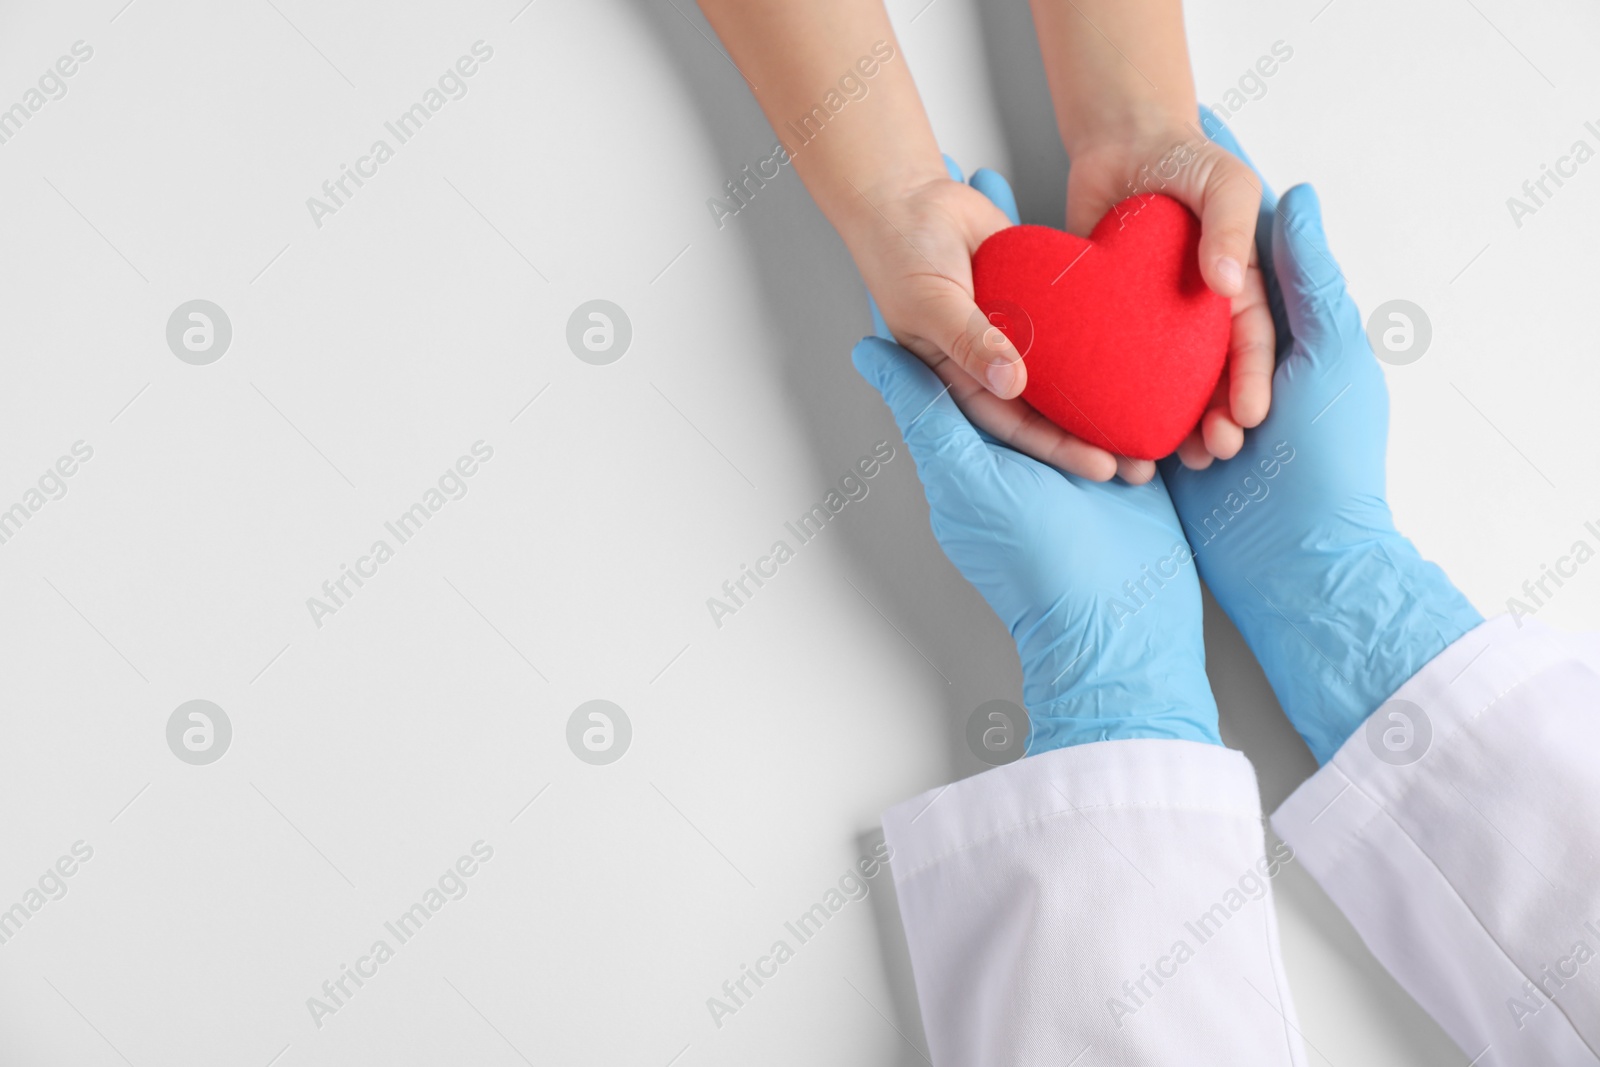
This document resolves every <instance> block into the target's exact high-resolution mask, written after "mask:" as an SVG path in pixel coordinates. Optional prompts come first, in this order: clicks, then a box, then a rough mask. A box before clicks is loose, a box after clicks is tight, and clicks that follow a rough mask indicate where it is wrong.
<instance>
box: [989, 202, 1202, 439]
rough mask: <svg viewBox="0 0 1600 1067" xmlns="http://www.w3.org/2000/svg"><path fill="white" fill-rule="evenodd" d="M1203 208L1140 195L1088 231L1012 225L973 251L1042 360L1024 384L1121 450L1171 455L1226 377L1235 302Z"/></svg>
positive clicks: (1011, 323) (1046, 408)
mask: <svg viewBox="0 0 1600 1067" xmlns="http://www.w3.org/2000/svg"><path fill="white" fill-rule="evenodd" d="M1199 249H1200V220H1199V219H1197V218H1195V217H1194V215H1193V214H1192V213H1191V212H1190V211H1189V209H1188V208H1186V207H1184V206H1183V205H1182V204H1180V203H1178V202H1177V201H1176V200H1173V199H1172V198H1171V197H1167V196H1161V195H1159V194H1156V195H1147V196H1135V197H1130V198H1128V199H1127V200H1124V201H1122V203H1120V204H1118V205H1116V206H1115V207H1113V208H1112V209H1111V210H1110V211H1109V212H1107V213H1106V216H1105V218H1103V219H1101V220H1100V222H1099V223H1098V224H1097V225H1096V226H1095V228H1094V232H1093V233H1091V234H1090V235H1089V239H1088V240H1087V241H1086V240H1084V239H1083V238H1081V237H1075V236H1073V235H1072V234H1070V233H1063V232H1062V231H1060V230H1054V229H1051V228H1050V227H1048V226H1012V227H1009V228H1007V229H1004V230H1001V231H1000V232H998V233H996V234H994V235H992V236H991V237H990V238H989V239H988V240H986V241H984V242H983V244H981V245H979V246H978V251H977V252H976V253H975V254H974V255H973V257H972V284H973V289H974V292H975V294H976V296H977V302H978V307H979V308H980V309H982V311H983V313H984V314H985V315H987V316H988V318H989V321H990V322H991V323H993V324H994V325H996V326H998V327H999V328H1000V329H1001V331H1002V332H1004V333H1005V335H1006V336H1007V337H1008V338H1010V340H1011V343H1012V344H1013V345H1015V346H1016V348H1017V351H1018V352H1021V353H1022V355H1023V359H1024V362H1026V364H1027V367H1028V385H1027V388H1025V389H1024V390H1023V392H1022V397H1023V399H1024V400H1026V401H1027V402H1028V403H1029V404H1031V405H1033V406H1034V407H1035V408H1037V409H1038V410H1039V411H1040V412H1042V413H1043V414H1044V415H1045V416H1046V417H1047V418H1049V419H1050V421H1051V422H1054V423H1055V424H1056V425H1057V426H1060V427H1061V428H1062V429H1064V430H1066V431H1067V432H1069V433H1071V434H1074V435H1076V436H1077V437H1080V438H1082V439H1083V440H1085V441H1088V442H1089V443H1090V444H1093V445H1098V446H1100V447H1101V448H1104V449H1106V450H1107V451H1108V452H1113V453H1116V454H1117V455H1121V456H1129V457H1132V458H1134V459H1160V458H1162V457H1163V456H1167V455H1170V454H1171V453H1172V452H1173V450H1174V449H1176V448H1177V447H1178V445H1179V444H1181V443H1182V442H1183V439H1184V438H1185V437H1186V436H1188V433H1189V431H1190V430H1192V429H1194V427H1195V425H1196V424H1197V423H1198V422H1199V421H1200V416H1201V415H1203V414H1204V413H1205V410H1206V405H1207V403H1208V402H1209V401H1210V399H1211V395H1212V393H1213V391H1214V390H1215V389H1216V386H1217V381H1218V379H1219V378H1221V376H1222V367H1223V363H1224V361H1225V360H1226V359H1227V354H1228V333H1229V330H1230V328H1231V325H1232V312H1231V307H1230V304H1229V301H1228V299H1227V298H1226V297H1223V296H1218V295H1217V294H1216V293H1213V292H1212V291H1211V289H1210V287H1209V286H1207V285H1206V283H1205V280H1204V279H1203V278H1201V276H1200V254H1199Z"/></svg>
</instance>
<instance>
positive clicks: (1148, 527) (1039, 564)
mask: <svg viewBox="0 0 1600 1067" xmlns="http://www.w3.org/2000/svg"><path fill="white" fill-rule="evenodd" d="M954 176H955V178H956V179H957V180H960V177H961V175H960V172H959V171H955V172H954ZM971 184H972V186H973V187H974V188H975V189H978V190H979V191H980V192H982V193H984V194H985V195H987V196H988V197H989V199H991V200H993V201H994V202H995V203H996V204H997V205H998V206H1000V207H1001V209H1003V210H1005V211H1006V213H1007V214H1008V215H1010V216H1011V220H1012V221H1013V222H1015V221H1017V210H1016V201H1015V199H1014V198H1013V197H1012V195H1011V190H1010V187H1009V186H1007V185H1006V183H1005V180H1004V179H1003V178H1001V177H1000V176H999V175H998V174H995V173H994V172H993V171H987V170H980V171H978V172H977V173H976V174H974V175H973V177H972V183H971ZM854 360H855V365H856V369H857V370H859V371H860V372H861V375H862V377H864V378H866V379H867V381H869V382H871V383H872V385H873V386H875V387H876V388H877V390H878V392H880V393H881V394H883V398H884V401H885V402H886V403H888V405H889V409H890V410H891V411H892V412H893V413H894V419H895V422H896V423H897V424H898V425H899V427H900V432H901V434H902V436H904V438H905V440H906V445H907V447H908V448H909V449H910V451H911V456H912V458H913V459H914V460H915V461H916V464H917V474H918V475H919V476H920V477H921V479H922V485H923V488H924V490H925V491H926V493H927V497H928V511H929V515H930V520H931V522H932V525H933V533H934V536H935V537H937V538H938V540H939V544H940V546H941V547H942V548H943V549H944V552H945V555H947V556H948V557H950V561H951V562H952V563H954V564H955V565H956V568H957V569H958V570H960V571H961V573H962V575H964V576H965V577H966V579H967V580H968V581H969V582H971V583H972V584H973V585H974V586H976V587H977V589H978V591H979V592H980V593H982V594H983V597H984V599H985V600H987V601H988V602H989V606H990V607H991V608H993V609H994V611H995V614H997V615H999V616H1000V619H1001V621H1002V622H1004V623H1005V624H1006V627H1007V629H1009V630H1010V631H1011V636H1012V637H1013V638H1015V639H1016V642H1017V652H1018V655H1019V656H1020V657H1021V659H1022V680H1023V688H1022V692H1023V701H1024V703H1026V704H1027V707H1028V712H1029V715H1030V717H1031V719H1032V733H1031V735H1030V737H1029V742H1028V748H1027V751H1028V752H1029V754H1034V753H1038V752H1045V751H1049V750H1050V749H1054V748H1063V747H1065V746H1067V745H1077V744H1083V743H1086V742H1090V741H1107V740H1118V739H1123V738H1133V737H1162V738H1177V739H1183V740H1190V741H1209V742H1211V743H1212V744H1221V743H1222V741H1221V738H1220V737H1219V736H1218V734H1217V705H1216V701H1215V700H1214V699H1213V697H1212V695H1211V687H1210V684H1209V683H1208V682H1207V680H1206V672H1205V646H1204V641H1203V639H1202V633H1201V625H1200V584H1199V582H1198V581H1197V579H1196V577H1195V573H1194V568H1193V567H1192V566H1190V560H1191V555H1190V551H1189V546H1188V544H1187V543H1186V542H1185V541H1184V537H1183V532H1182V529H1181V527H1180V526H1179V524H1178V517H1177V515H1176V514H1175V513H1174V512H1173V509H1172V502H1171V501H1170V500H1169V499H1168V498H1167V493H1166V490H1165V489H1163V488H1162V486H1161V481H1160V479H1159V478H1157V479H1155V480H1154V481H1152V482H1149V483H1147V484H1145V485H1128V484H1127V483H1125V482H1121V481H1115V482H1090V481H1085V480H1082V479H1079V478H1075V477H1072V476H1070V475H1066V474H1062V473H1061V472H1060V471H1058V470H1056V469H1055V468H1053V467H1049V466H1046V465H1045V464H1043V463H1040V462H1038V461H1037V460H1034V459H1032V458H1030V457H1028V456H1024V455H1022V454H1021V453H1020V452H1015V451H1013V450H1011V449H1009V448H1007V447H1005V446H1004V445H1002V444H999V443H998V442H997V441H996V440H995V439H994V438H992V437H990V436H989V435H987V434H984V433H982V432H980V431H979V430H978V429H976V428H975V427H974V426H973V425H972V424H971V423H970V422H968V421H967V417H966V416H965V415H963V414H962V413H961V411H960V409H959V408H957V407H956V404H955V401H953V400H952V399H951V398H950V395H949V391H948V388H947V387H946V386H945V385H944V384H943V383H942V382H940V381H939V379H938V378H937V377H935V376H934V374H933V372H932V371H930V370H928V368H927V366H925V365H924V364H923V362H922V361H921V360H919V359H918V358H917V357H916V356H914V355H912V354H911V353H910V352H907V351H906V350H905V349H903V348H901V347H900V346H899V345H897V344H895V343H894V342H893V341H892V340H888V339H887V338H885V337H869V338H867V339H865V340H863V341H862V342H861V343H860V344H858V345H856V348H855V352H854Z"/></svg>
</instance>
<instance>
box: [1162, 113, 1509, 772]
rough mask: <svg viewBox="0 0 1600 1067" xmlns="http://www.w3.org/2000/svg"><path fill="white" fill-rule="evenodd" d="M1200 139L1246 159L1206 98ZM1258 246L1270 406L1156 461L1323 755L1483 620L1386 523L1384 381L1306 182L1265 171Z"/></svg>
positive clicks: (1279, 687)
mask: <svg viewBox="0 0 1600 1067" xmlns="http://www.w3.org/2000/svg"><path fill="white" fill-rule="evenodd" d="M1201 122H1202V124H1203V125H1204V127H1205V129H1206V132H1207V134H1208V135H1209V136H1210V137H1211V139H1212V140H1214V141H1216V142H1217V143H1218V144H1220V145H1222V146H1223V147H1225V148H1227V149H1228V150H1229V151H1230V152H1232V153H1233V154H1235V155H1237V156H1238V157H1239V158H1240V159H1243V160H1244V161H1245V162H1246V163H1249V162H1250V161H1249V159H1248V158H1247V157H1246V156H1245V154H1244V152H1243V150H1241V149H1240V148H1239V145H1238V143H1237V142H1236V141H1234V139H1233V136H1232V134H1231V133H1229V132H1228V130H1227V128H1226V127H1224V126H1222V124H1221V123H1220V122H1218V121H1217V120H1216V118H1215V117H1214V116H1213V115H1211V114H1210V113H1209V112H1207V111H1202V113H1201ZM1262 191H1263V197H1262V207H1261V220H1260V224H1259V225H1258V227H1257V236H1256V240H1257V245H1258V248H1257V251H1258V253H1259V255H1260V257H1261V260H1262V263H1263V268H1264V273H1265V275H1266V278H1267V286H1268V295H1269V298H1270V300H1271V302H1272V307H1273V313H1274V318H1275V319H1276V320H1277V329H1278V342H1279V351H1278V366H1277V370H1276V372H1275V373H1274V374H1273V379H1272V410H1271V413H1270V414H1268V416H1267V419H1266V421H1265V422H1263V423H1262V424H1261V425H1260V426H1259V427H1257V428H1256V429H1254V430H1251V431H1249V432H1247V433H1246V434H1245V443H1244V448H1243V449H1242V450H1241V451H1240V452H1239V454H1238V455H1237V456H1236V457H1234V458H1233V459H1231V460H1228V461H1227V462H1224V463H1215V464H1212V465H1211V466H1210V467H1208V468H1207V469H1205V470H1202V471H1192V470H1187V469H1185V468H1183V467H1182V466H1181V465H1180V464H1178V463H1176V462H1174V461H1172V460H1166V461H1163V463H1162V464H1161V469H1162V471H1163V473H1164V474H1165V476H1166V482H1167V490H1168V492H1169V493H1171V495H1172V500H1173V503H1174V504H1175V505H1176V506H1177V509H1178V514H1179V516H1180V517H1182V519H1183V522H1184V531H1185V533H1187V534H1188V537H1189V541H1190V543H1191V544H1192V545H1193V546H1194V550H1195V557H1196V560H1197V562H1198V564H1199V568H1200V576H1201V577H1202V578H1204V579H1205V581H1206V585H1207V586H1209V587H1210V589H1211V591H1212V593H1213V594H1215V596H1216V598H1217V602H1218V603H1220V604H1221V605H1222V607H1223V610H1225V611H1226V612H1227V613H1228V617H1229V618H1231V619H1232V620H1233V622H1234V625H1235V626H1237V627H1238V628H1239V632H1240V633H1241V634H1243V635H1244V639H1245V641H1246V642H1247V643H1248V644H1249V646H1250V649H1251V651H1252V652H1254V653H1255V656H1256V659H1257V660H1259V661H1260V663H1261V666H1262V668H1263V670H1265V671H1266V675H1267V679H1268V681H1270V682H1271V683H1272V688H1273V691H1274V692H1275V693H1276V694H1277V696H1278V701H1279V703H1280V704H1282V705H1283V710H1284V711H1285V712H1286V713H1287V714H1288V716H1289V720H1290V721H1291V722H1292V723H1293V724H1294V727H1295V729H1296V730H1298V731H1299V732H1300V736H1301V737H1303V738H1304V739H1305V742H1306V744H1307V745H1309V746H1310V747H1311V751H1312V754H1313V755H1315V756H1316V758H1317V762H1318V763H1325V762H1327V761H1328V760H1329V759H1330V758H1331V757H1332V756H1333V754H1334V753H1335V752H1336V751H1338V749H1339V746H1340V745H1342V744H1343V743H1344V741H1345V739H1346V738H1348V737H1349V736H1350V735H1351V734H1352V733H1354V732H1355V731H1356V730H1357V729H1358V728H1359V727H1360V726H1361V724H1362V723H1363V722H1364V721H1365V720H1366V718H1367V716H1369V715H1371V714H1372V712H1373V711H1375V710H1376V709H1377V708H1378V706H1379V705H1380V704H1382V703H1383V702H1384V701H1385V700H1387V699H1388V698H1389V697H1390V696H1391V695H1393V693H1394V691H1395V690H1396V689H1398V688H1399V687H1400V686H1401V684H1402V683H1404V682H1405V681H1406V680H1407V679H1409V678H1410V677H1411V676H1412V675H1413V674H1415V673H1416V672H1417V671H1418V670H1419V669H1420V668H1421V667H1423V666H1424V665H1425V664H1426V663H1427V662H1428V661H1429V660H1431V659H1432V658H1433V657H1434V656H1436V655H1438V654H1439V653H1440V652H1442V651H1443V650H1444V648H1445V646H1447V645H1449V644H1450V643H1451V642H1452V641H1454V640H1456V638H1458V637H1460V636H1461V635H1462V634H1464V633H1466V632H1467V631H1468V630H1469V629H1471V628H1472V627H1474V626H1476V625H1478V624H1479V623H1481V622H1482V621H1483V617H1482V616H1481V615H1479V614H1478V612H1477V611H1476V610H1474V609H1473V607H1472V605H1471V604H1469V603H1468V602H1467V600H1466V598H1465V597H1463V596H1462V595H1461V593H1460V592H1458V591H1457V590H1456V588H1455V586H1453V585H1451V584H1450V580H1449V579H1448V578H1447V577H1445V574H1444V572H1443V571H1441V570H1440V569H1439V568H1438V567H1437V566H1435V565H1434V564H1432V563H1429V562H1427V561H1426V560H1424V559H1423V558H1422V556H1421V555H1420V554H1418V552H1417V550H1416V548H1415V547H1413V546H1412V544H1411V542H1410V541H1408V540H1407V539H1406V538H1404V537H1402V536H1401V535H1400V534H1399V533H1398V532H1397V531H1396V530H1395V527H1394V518H1393V516H1392V515H1391V514H1390V511H1389V504H1388V501H1387V500H1386V499H1385V496H1384V457H1385V452H1386V448H1387V442H1388V431H1389V394H1388V390H1387V388H1386V386H1385V384H1384V378H1383V372H1382V370H1381V369H1380V368H1379V366H1378V363H1377V360H1376V359H1375V358H1374V356H1373V354H1372V349H1371V347H1370V346H1369V345H1368V343H1367V336H1366V332H1365V330H1364V328H1363V325H1362V319H1361V313H1360V312H1359V311H1358V310H1357V309H1356V306H1355V304H1354V303H1353V302H1352V301H1351V300H1350V297H1349V295H1348V294H1347V293H1346V292H1345V284H1344V276H1343V275H1342V274H1341V273H1340V271H1339V268H1338V266H1337V265H1335V263H1334V261H1333V255H1332V253H1331V252H1329V251H1328V244H1327V239H1326V238H1325V237H1324V236H1323V232H1322V212H1321V207H1320V205H1319V204H1318V201H1317V195H1316V193H1315V192H1314V191H1313V190H1312V189H1311V187H1310V186H1308V185H1299V186H1296V187H1294V188H1293V189H1290V190H1289V191H1288V192H1287V193H1285V194H1284V196H1283V199H1282V201H1281V202H1280V201H1277V200H1275V199H1274V197H1273V196H1272V193H1271V190H1270V189H1268V188H1267V187H1266V183H1265V182H1263V183H1262Z"/></svg>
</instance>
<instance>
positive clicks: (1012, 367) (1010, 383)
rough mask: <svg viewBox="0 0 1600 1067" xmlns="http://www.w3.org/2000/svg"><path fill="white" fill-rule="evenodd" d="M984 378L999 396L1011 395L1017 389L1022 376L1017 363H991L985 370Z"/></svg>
mask: <svg viewBox="0 0 1600 1067" xmlns="http://www.w3.org/2000/svg"><path fill="white" fill-rule="evenodd" d="M983 376H984V378H985V379H986V380H987V381H988V382H989V388H990V390H991V391H993V392H994V393H995V394H996V395H998V396H1010V395H1011V394H1013V393H1015V392H1016V391H1017V386H1018V385H1019V384H1020V383H1019V381H1018V379H1020V378H1021V377H1022V374H1021V372H1020V371H1019V370H1018V369H1017V364H1015V363H991V364H989V369H988V370H986V371H984V372H983Z"/></svg>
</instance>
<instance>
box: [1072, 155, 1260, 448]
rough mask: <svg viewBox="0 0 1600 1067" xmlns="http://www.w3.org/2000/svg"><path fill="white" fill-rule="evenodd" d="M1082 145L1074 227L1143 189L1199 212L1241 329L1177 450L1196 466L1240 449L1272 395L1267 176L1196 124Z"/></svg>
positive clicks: (1220, 288)
mask: <svg viewBox="0 0 1600 1067" xmlns="http://www.w3.org/2000/svg"><path fill="white" fill-rule="evenodd" d="M1075 148H1076V149H1077V150H1076V152H1075V154H1074V155H1073V156H1072V169H1071V170H1070V171H1069V172H1068V175H1067V229H1068V230H1070V231H1071V232H1073V233H1075V234H1078V235H1080V236H1087V235H1088V234H1089V231H1090V230H1092V229H1094V225H1095V223H1097V222H1099V221H1100V219H1101V217H1102V216H1104V215H1105V213H1106V212H1107V211H1109V210H1111V208H1112V206H1113V205H1114V204H1117V203H1118V202H1120V201H1122V200H1125V199H1127V198H1128V197H1130V196H1134V195H1136V194H1141V193H1164V194H1165V195H1167V196H1170V197H1172V198H1173V199H1174V200H1177V201H1178V202H1180V203H1182V204H1183V205H1184V206H1186V207H1188V208H1189V210H1191V211H1193V212H1194V213H1195V214H1196V215H1197V216H1198V217H1199V218H1200V226H1201V235H1200V272H1201V275H1202V276H1203V277H1204V278H1205V280H1206V284H1208V285H1209V286H1211V288H1212V290H1213V291H1214V292H1216V293H1219V294H1220V295H1222V296H1226V297H1230V298H1231V299H1232V300H1233V332H1232V336H1231V338H1230V340H1229V351H1228V363H1227V372H1226V373H1225V374H1224V375H1223V378H1222V381H1221V382H1220V383H1218V385H1217V391H1216V394H1215V395H1214V396H1213V397H1212V400H1211V405H1210V407H1209V408H1208V410H1207V411H1206V413H1205V415H1204V416H1203V417H1202V418H1201V420H1200V425H1199V426H1198V427H1196V428H1195V430H1194V432H1193V433H1191V434H1190V435H1189V437H1188V439H1187V440H1185V441H1184V443H1183V444H1182V445H1180V446H1179V447H1178V457H1179V458H1180V459H1181V460H1182V461H1183V463H1184V465H1185V466H1187V467H1191V468H1194V469H1196V470H1198V469H1201V468H1203V467H1206V466H1208V465H1209V464H1210V463H1211V461H1212V459H1213V458H1215V459H1231V458H1232V457H1233V456H1234V455H1235V454H1237V453H1238V451H1239V449H1240V447H1241V446H1242V445H1243V444H1244V431H1245V430H1246V429H1248V428H1250V427H1253V426H1257V425H1259V424H1260V423H1261V420H1262V419H1264V418H1266V417H1267V408H1268V407H1269V406H1270V404H1271V401H1272V371H1273V367H1274V364H1275V356H1274V352H1275V349H1274V344H1275V339H1274V332H1273V326H1272V312H1271V310H1270V309H1269V307H1268V305H1267V292H1266V286H1265V284H1264V282H1263V280H1262V275H1261V268H1260V266H1259V264H1258V263H1257V259H1256V252H1255V232H1256V216H1257V212H1258V210H1259V209H1260V206H1261V186H1260V183H1259V182H1258V181H1257V180H1256V177H1255V175H1254V174H1253V173H1252V172H1251V170H1250V168H1249V167H1248V166H1246V165H1245V164H1244V163H1242V162H1240V161H1239V160H1238V159H1237V158H1236V157H1234V156H1232V155H1230V154H1229V153H1228V152H1226V151H1225V150H1223V149H1222V148H1220V147H1218V146H1217V145H1215V144H1212V143H1211V142H1210V141H1207V140H1204V139H1202V138H1201V137H1200V135H1199V133H1198V130H1197V129H1193V128H1183V127H1172V128H1160V129H1155V130H1149V131H1141V132H1139V133H1137V134H1129V135H1117V136H1108V137H1105V138H1104V139H1099V140H1095V141H1092V142H1090V143H1088V144H1079V145H1076V146H1075Z"/></svg>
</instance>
